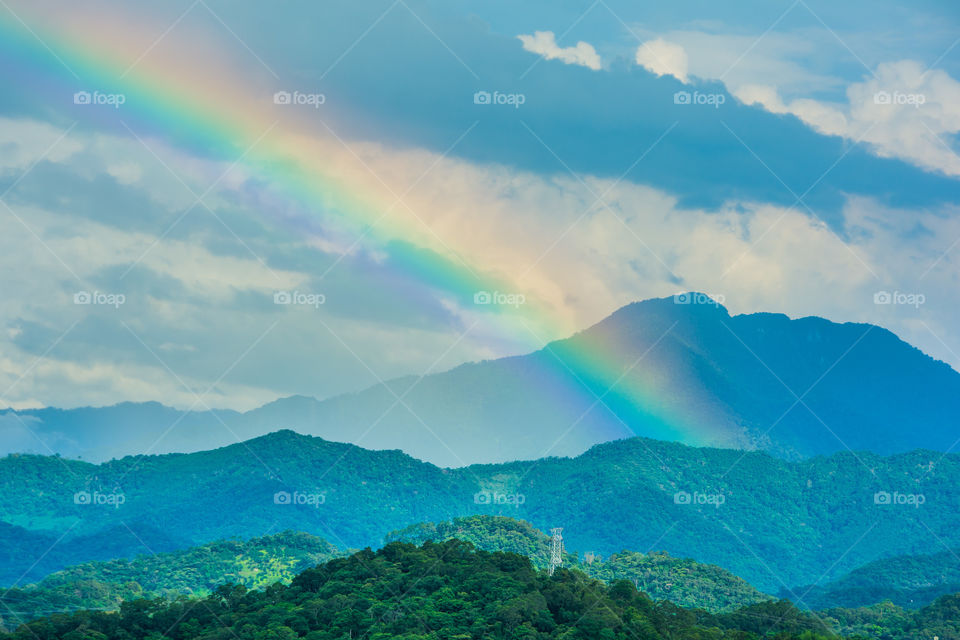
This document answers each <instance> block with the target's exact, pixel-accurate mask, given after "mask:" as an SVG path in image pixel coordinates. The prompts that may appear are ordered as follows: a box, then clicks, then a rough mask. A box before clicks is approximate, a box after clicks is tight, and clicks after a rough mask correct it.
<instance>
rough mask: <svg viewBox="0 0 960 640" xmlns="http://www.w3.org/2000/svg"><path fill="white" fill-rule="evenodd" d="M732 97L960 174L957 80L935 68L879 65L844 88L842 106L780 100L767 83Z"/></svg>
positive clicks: (905, 63) (884, 154) (925, 165)
mask: <svg viewBox="0 0 960 640" xmlns="http://www.w3.org/2000/svg"><path fill="white" fill-rule="evenodd" d="M736 95H737V97H738V98H740V99H741V100H743V101H744V102H746V103H748V104H760V105H762V106H763V107H764V108H766V109H768V110H769V111H772V112H774V113H791V114H793V115H795V116H797V117H798V118H800V119H801V120H803V121H804V122H805V123H807V124H808V125H810V126H811V127H813V128H814V129H816V130H817V131H820V132H821V133H825V134H828V135H836V136H843V137H844V138H848V139H851V140H859V139H862V140H864V141H865V142H867V143H869V144H870V145H872V146H873V148H874V150H875V151H876V153H877V154H878V155H880V156H882V157H887V158H900V159H902V160H906V161H908V162H911V163H913V164H915V165H918V166H920V167H923V168H925V169H928V170H934V171H940V172H943V173H945V174H948V175H953V176H958V175H960V157H958V156H957V154H956V152H955V151H954V150H953V149H952V148H951V144H952V142H953V141H952V137H953V136H954V135H955V134H957V133H958V132H960V82H957V81H956V80H954V79H953V78H951V77H950V76H949V75H948V74H947V73H946V72H944V71H941V70H939V69H934V70H927V69H925V68H924V66H923V65H922V64H920V63H919V62H916V61H913V60H902V61H899V62H891V63H885V64H881V65H879V66H878V67H877V70H876V72H875V74H874V75H873V77H870V78H868V79H866V80H864V81H863V82H857V83H854V84H851V85H850V86H849V87H848V88H847V103H846V104H832V103H827V102H821V101H817V100H810V99H796V100H793V101H791V102H785V101H784V100H783V99H782V98H781V97H780V95H779V94H778V92H777V90H776V88H775V87H772V86H749V87H744V88H742V89H741V90H740V91H738V92H737V93H736Z"/></svg>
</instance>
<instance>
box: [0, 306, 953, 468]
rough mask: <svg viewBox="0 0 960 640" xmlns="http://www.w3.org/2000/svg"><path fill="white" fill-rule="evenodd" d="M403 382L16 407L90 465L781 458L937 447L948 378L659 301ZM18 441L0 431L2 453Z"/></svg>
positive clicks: (893, 348)
mask: <svg viewBox="0 0 960 640" xmlns="http://www.w3.org/2000/svg"><path fill="white" fill-rule="evenodd" d="M416 381H417V378H415V377H412V376H411V377H407V378H400V379H397V380H391V381H388V382H387V383H386V385H377V386H375V387H372V388H370V389H367V390H365V391H362V392H359V393H354V394H348V395H343V396H338V397H335V398H331V399H328V400H325V401H322V402H321V401H318V400H315V399H312V398H304V397H293V398H285V399H282V400H278V401H276V402H273V403H270V404H268V405H265V406H264V407H261V408H259V409H256V410H254V411H250V412H247V413H243V414H240V413H235V412H231V411H217V412H200V413H192V414H187V415H183V414H181V413H180V412H177V411H175V410H172V409H169V408H166V407H162V406H160V405H156V404H155V403H148V404H146V405H118V406H117V407H107V408H103V409H77V410H73V411H60V410H54V409H40V410H34V411H24V412H21V414H20V415H21V417H22V418H23V419H24V421H26V422H28V424H30V426H31V429H33V430H34V431H35V432H37V433H38V434H40V436H41V437H42V438H44V439H45V441H47V442H48V443H49V445H50V447H51V449H52V450H54V451H58V452H61V453H62V454H64V455H68V456H74V455H77V454H83V455H85V456H86V457H87V458H88V459H92V460H103V459H109V458H110V457H112V456H120V455H124V454H136V453H142V452H152V453H164V452H171V451H196V450H200V449H205V448H213V447H217V446H223V445H225V444H230V443H233V442H236V438H237V437H239V438H241V439H247V438H252V437H256V436H258V435H262V434H263V433H266V432H270V431H275V430H277V429H280V428H291V429H294V430H296V431H298V432H301V433H307V434H312V435H318V436H321V437H323V438H326V439H328V440H334V441H340V442H356V443H358V444H360V445H361V446H364V447H367V448H371V449H402V450H403V451H405V452H407V453H409V454H411V455H413V456H415V457H417V458H419V459H421V460H426V461H430V462H433V463H435V464H438V465H440V466H462V465H464V464H469V463H477V462H499V461H509V460H518V459H533V458H538V457H542V456H544V455H568V456H569V455H578V454H580V453H582V452H583V451H585V450H586V449H588V448H589V447H590V446H592V445H593V444H597V443H600V442H606V441H610V440H613V439H617V438H622V437H626V436H631V435H634V434H639V435H643V436H648V437H654V438H657V439H665V440H676V441H680V442H684V443H687V444H695V445H710V446H722V447H739V448H761V449H765V450H769V451H771V452H772V453H774V454H777V455H781V456H786V457H789V458H796V457H799V456H808V455H816V454H821V453H823V454H825V453H832V452H835V451H843V450H846V449H847V448H848V447H849V448H851V449H854V450H868V451H873V452H875V453H882V454H887V453H896V452H903V451H907V450H911V449H914V448H927V449H933V450H939V451H945V450H948V449H949V447H950V446H952V445H953V443H954V441H955V440H956V434H957V432H958V427H960V424H958V419H960V418H958V416H960V374H958V373H957V372H956V371H954V370H952V369H951V368H950V367H949V366H947V365H946V364H944V363H942V362H939V361H935V360H933V359H931V358H929V357H928V356H926V355H924V354H923V353H922V352H920V351H919V350H917V349H915V348H914V347H912V346H910V345H908V344H906V343H905V342H903V341H901V340H900V339H898V338H897V337H896V336H894V335H893V334H892V333H890V332H889V331H886V330H884V329H881V328H879V327H874V326H872V325H865V324H836V323H833V322H830V321H827V320H824V319H822V318H800V319H796V320H791V319H789V318H787V317H786V316H784V315H779V314H770V313H759V314H751V315H739V316H730V315H729V314H728V313H727V311H726V310H725V309H724V308H723V307H722V306H717V305H713V304H676V303H675V300H674V298H666V299H659V300H647V301H645V302H639V303H635V304H631V305H628V306H626V307H624V308H622V309H620V310H619V311H617V312H616V313H614V314H613V315H611V316H610V317H608V318H607V319H605V320H603V321H602V322H600V323H598V324H597V325H595V326H593V327H590V328H589V329H587V330H585V331H582V332H580V333H578V334H576V335H575V336H573V337H571V338H569V339H567V340H561V341H558V342H555V343H552V344H550V345H548V347H547V348H545V349H543V350H540V351H537V352H535V353H531V354H528V355H524V356H516V357H510V358H503V359H499V360H492V361H485V362H480V363H473V364H466V365H462V366H460V367H457V368H455V369H453V370H451V371H448V372H445V373H439V374H433V375H429V376H426V377H425V378H423V379H422V380H421V381H420V382H419V383H417V382H416ZM397 396H402V397H403V402H402V403H398V402H397V401H396V400H397ZM597 396H602V397H603V401H602V402H598V401H597ZM223 423H226V425H227V426H224V424H223ZM4 424H5V425H6V426H5V428H4V430H3V431H2V432H0V434H2V433H3V432H8V433H9V434H14V433H17V429H18V426H17V424H16V421H15V419H13V418H11V417H9V416H8V417H7V420H6V421H5V422H4ZM173 425H175V426H173ZM171 426H172V428H171ZM371 427H372V428H371ZM234 434H235V435H234ZM161 436H162V437H161ZM22 441H23V440H22V439H18V438H13V437H12V436H9V437H7V438H3V437H2V435H0V447H6V450H17V447H20V448H23V446H25V445H22V444H21V443H22ZM29 441H30V442H34V444H31V445H30V446H33V447H34V448H35V449H36V451H37V452H39V453H46V450H45V449H43V448H42V447H40V446H39V445H36V444H35V441H33V440H32V438H31V439H30V440H29ZM0 450H3V449H0Z"/></svg>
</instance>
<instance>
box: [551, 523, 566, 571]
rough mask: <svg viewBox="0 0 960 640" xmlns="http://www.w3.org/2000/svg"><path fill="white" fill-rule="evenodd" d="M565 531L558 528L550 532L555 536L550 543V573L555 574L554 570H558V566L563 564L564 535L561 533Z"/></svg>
mask: <svg viewBox="0 0 960 640" xmlns="http://www.w3.org/2000/svg"><path fill="white" fill-rule="evenodd" d="M562 532H563V529H561V528H556V529H550V534H551V535H552V536H553V539H552V540H551V545H550V575H551V576H552V575H553V572H554V571H556V569H557V567H559V566H560V565H562V564H563V536H562V535H560V534H561V533H562Z"/></svg>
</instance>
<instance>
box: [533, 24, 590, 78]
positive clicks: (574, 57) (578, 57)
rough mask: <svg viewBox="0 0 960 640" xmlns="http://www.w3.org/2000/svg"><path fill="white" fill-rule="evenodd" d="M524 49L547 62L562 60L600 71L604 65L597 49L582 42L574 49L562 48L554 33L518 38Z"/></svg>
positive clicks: (539, 32)
mask: <svg viewBox="0 0 960 640" xmlns="http://www.w3.org/2000/svg"><path fill="white" fill-rule="evenodd" d="M517 38H519V40H520V42H522V43H523V48H524V49H526V50H527V51H530V52H532V53H536V54H538V55H541V56H543V57H544V58H546V59H547V60H560V61H561V62H563V63H565V64H577V65H580V66H581V67H587V68H588V69H593V70H594V71H599V70H600V68H601V66H602V64H601V61H600V56H599V55H598V54H597V51H596V49H594V48H593V46H592V45H590V44H589V43H586V42H583V41H582V40H581V41H580V42H578V43H577V44H576V46H573V47H561V46H559V45H558V44H557V38H556V36H554V34H553V32H552V31H535V32H534V34H533V35H532V36H531V35H519V36H517Z"/></svg>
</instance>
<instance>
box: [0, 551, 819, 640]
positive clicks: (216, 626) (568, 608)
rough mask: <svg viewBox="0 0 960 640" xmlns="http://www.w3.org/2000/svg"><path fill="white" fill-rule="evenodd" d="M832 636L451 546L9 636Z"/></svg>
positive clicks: (88, 639)
mask: <svg viewBox="0 0 960 640" xmlns="http://www.w3.org/2000/svg"><path fill="white" fill-rule="evenodd" d="M738 625H739V626H738ZM818 632H819V633H818ZM828 635H829V634H828V633H827V632H826V631H825V630H824V629H823V628H822V626H821V625H820V623H819V622H818V621H817V619H816V618H814V617H812V616H808V615H805V614H803V613H802V612H800V611H799V610H797V609H794V608H792V607H791V606H790V605H789V604H788V603H783V602H773V603H764V604H759V605H754V606H753V607H751V608H750V609H748V610H746V611H744V612H742V613H734V614H722V615H714V614H710V613H707V612H704V611H698V610H691V609H682V608H679V607H677V606H676V605H674V604H672V603H655V602H654V601H652V600H651V599H650V598H649V597H647V596H646V595H644V594H643V593H641V592H639V591H637V590H636V588H635V587H634V585H633V584H631V583H629V582H626V581H618V582H616V583H614V584H611V585H604V584H603V583H601V582H599V581H596V580H592V579H591V578H589V577H588V576H586V575H584V574H583V573H581V572H579V571H576V570H572V571H571V570H565V569H561V570H559V571H557V573H556V574H554V575H553V576H552V577H551V576H548V575H547V573H546V572H544V571H537V570H536V569H535V568H534V567H533V566H532V564H531V563H530V560H529V559H528V558H526V557H524V556H520V555H516V554H512V553H500V552H497V553H489V552H486V551H482V550H475V548H474V547H473V545H471V544H470V543H467V542H462V541H459V540H449V541H446V542H442V543H432V542H426V543H424V544H423V545H422V546H421V547H416V546H414V545H411V544H406V543H392V544H389V545H387V546H386V547H384V548H382V549H380V550H379V551H377V552H373V551H370V550H364V551H360V552H358V553H356V554H354V555H352V556H349V557H347V558H341V559H336V560H332V561H330V562H328V563H327V564H325V565H322V566H320V567H317V568H313V569H307V570H306V571H304V572H302V573H301V574H300V575H298V576H297V577H296V578H294V580H293V581H292V583H291V584H290V585H289V586H284V585H280V584H277V585H274V586H271V587H268V588H267V589H266V590H263V591H248V590H247V589H246V588H245V587H243V586H235V585H225V586H223V587H221V588H219V589H217V590H216V591H215V592H214V593H212V594H210V595H209V596H207V597H205V598H202V599H200V600H195V599H187V598H181V599H178V600H176V601H174V602H167V601H164V600H159V599H157V600H136V601H133V602H128V603H124V605H123V606H122V607H121V610H120V612H119V613H104V612H78V613H75V614H72V615H60V616H53V617H51V618H46V619H42V620H37V621H34V622H32V623H30V624H28V625H25V626H23V627H21V628H19V629H18V630H17V631H15V632H13V633H11V634H5V635H3V636H0V637H4V638H11V639H15V640H95V639H96V640H131V639H135V638H136V639H144V640H147V639H149V640H154V639H157V640H159V639H160V638H165V639H168V640H222V639H227V638H232V639H239V640H247V639H249V640H294V639H296V638H304V639H305V640H341V639H343V638H358V639H359V638H364V639H366V638H369V639H370V640H387V639H388V638H409V639H418V640H419V639H423V640H426V639H431V640H433V639H436V640H441V639H450V640H471V639H477V640H480V639H484V640H487V639H490V638H527V639H531V640H535V639H541V638H542V639H547V638H556V639H564V640H573V639H584V640H588V639H594V638H596V639H598V640H637V639H644V640H661V639H662V640H706V639H709V640H725V639H727V638H729V639H731V640H753V639H755V638H758V637H776V638H777V640H793V639H798V640H799V639H801V638H802V639H803V640H816V639H817V638H819V637H827V636H828Z"/></svg>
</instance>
